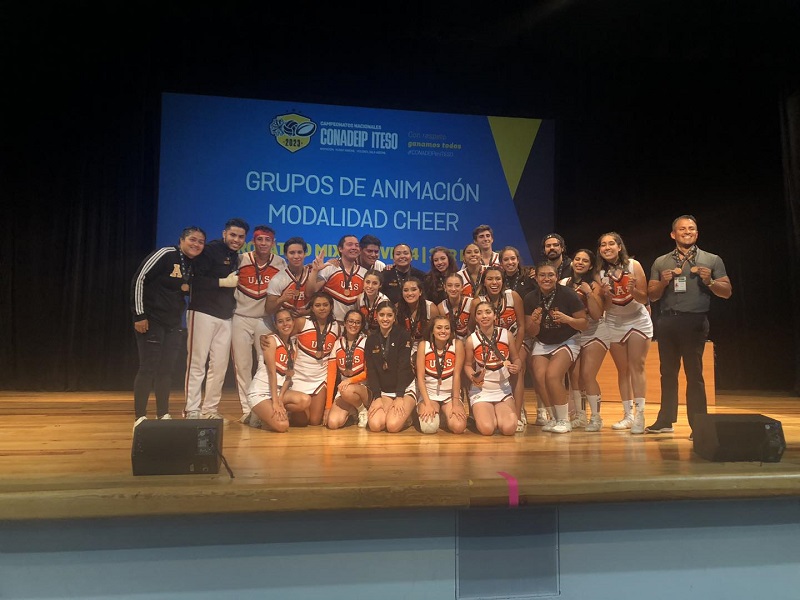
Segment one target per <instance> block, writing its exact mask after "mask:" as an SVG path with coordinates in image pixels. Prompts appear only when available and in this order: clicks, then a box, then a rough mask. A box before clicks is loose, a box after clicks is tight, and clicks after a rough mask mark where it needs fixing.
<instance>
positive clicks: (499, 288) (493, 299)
mask: <svg viewBox="0 0 800 600" xmlns="http://www.w3.org/2000/svg"><path fill="white" fill-rule="evenodd" d="M478 298H479V299H480V300H486V301H487V302H489V303H490V304H491V305H492V306H493V307H494V314H495V325H497V326H498V327H504V328H505V329H508V330H509V331H510V332H511V333H513V334H514V342H515V346H516V348H517V353H518V354H519V355H520V357H523V356H524V354H523V352H522V342H523V340H524V339H525V311H524V308H523V304H522V298H521V297H520V295H519V294H518V293H517V292H515V291H513V290H509V289H506V288H505V287H504V285H503V269H502V267H500V266H497V265H493V266H489V267H486V268H485V269H484V271H483V277H482V279H481V286H480V288H479V291H478ZM476 305H477V304H474V305H473V306H476ZM511 385H513V386H514V403H515V405H516V407H517V410H516V412H517V431H518V432H522V431H524V430H525V425H527V422H528V420H527V416H525V407H524V403H525V363H524V359H523V362H522V364H521V365H520V370H519V373H516V374H514V375H512V376H511ZM523 417H524V420H523Z"/></svg>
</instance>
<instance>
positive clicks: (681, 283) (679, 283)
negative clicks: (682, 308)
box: [673, 275, 686, 293]
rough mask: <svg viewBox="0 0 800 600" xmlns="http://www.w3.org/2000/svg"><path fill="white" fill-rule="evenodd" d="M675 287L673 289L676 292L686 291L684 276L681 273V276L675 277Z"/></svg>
mask: <svg viewBox="0 0 800 600" xmlns="http://www.w3.org/2000/svg"><path fill="white" fill-rule="evenodd" d="M673 281H674V282H675V288H674V290H675V291H676V292H678V293H680V292H685V291H686V276H685V275H682V276H681V277H676V278H675V279H674V280H673Z"/></svg>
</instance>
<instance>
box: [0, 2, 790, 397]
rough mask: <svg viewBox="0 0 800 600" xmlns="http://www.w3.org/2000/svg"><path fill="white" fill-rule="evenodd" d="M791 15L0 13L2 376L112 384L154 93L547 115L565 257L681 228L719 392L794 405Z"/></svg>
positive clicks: (565, 10)
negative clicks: (705, 293)
mask: <svg viewBox="0 0 800 600" xmlns="http://www.w3.org/2000/svg"><path fill="white" fill-rule="evenodd" d="M481 4H486V5H489V3H481ZM698 4H699V5H701V6H699V7H698V6H696V5H698ZM798 4H800V3H797V2H794V1H790V0H761V1H760V2H756V1H750V0H740V1H735V0H726V1H723V0H708V1H706V2H702V3H697V2H688V1H684V0H670V1H666V0H663V1H662V0H653V1H651V2H641V1H633V0H592V1H589V0H583V1H582V0H574V1H565V0H559V1H549V2H519V1H497V2H493V3H491V5H490V6H488V7H487V8H484V9H483V10H482V11H481V10H478V9H475V8H470V6H469V5H466V4H464V3H460V4H457V5H455V8H453V9H450V8H448V3H435V2H427V3H415V2H409V3H404V4H402V5H398V6H380V7H379V8H375V9H367V11H368V12H367V13H365V12H359V11H357V10H356V9H352V10H350V9H346V8H343V7H342V6H341V5H337V6H314V5H313V4H311V3H297V4H296V5H291V6H282V7H281V6H273V5H272V3H268V2H261V3H258V4H256V3H250V2H233V1H232V2H227V3H224V4H220V5H219V6H217V5H212V6H200V7H198V6H195V5H192V4H188V3H187V4H184V3H181V2H163V3H149V2H141V3H136V4H131V3H129V4H126V5H125V6H118V5H117V3H94V2H77V3H61V2H41V3H36V4H35V6H30V4H25V5H22V4H20V5H19V6H17V5H15V4H14V3H5V4H4V7H3V12H2V21H1V22H2V26H3V31H2V42H1V43H2V44H3V45H2V56H3V67H2V68H3V74H2V77H3V83H4V86H3V88H4V94H3V96H4V97H5V99H6V100H7V101H8V105H7V108H6V110H5V114H4V115H3V136H2V137H3V144H2V146H3V160H2V167H1V168H2V180H1V183H0V186H2V187H0V194H2V200H3V203H2V214H3V217H2V220H3V224H4V230H5V231H4V235H3V237H2V242H1V243H0V276H2V288H1V289H0V315H2V322H1V323H2V324H0V369H1V370H0V386H1V387H2V388H4V389H17V390H53V391H59V390H124V389H130V388H131V386H132V380H133V375H134V373H135V368H136V352H135V344H134V340H133V334H132V327H131V323H130V315H129V308H128V306H129V298H128V294H129V284H130V278H131V276H132V275H133V272H134V271H135V269H136V267H137V265H138V264H139V262H140V261H141V260H142V259H143V258H144V256H145V255H146V254H147V253H148V252H150V251H151V250H152V249H153V245H154V243H155V242H154V240H155V222H156V215H157V187H158V186H157V178H158V127H159V118H160V116H159V99H160V94H161V92H164V91H170V92H183V93H201V94H215V95H225V96H236V97H252V98H265V99H273V100H281V99H286V100H298V101H305V102H317V103H327V104H350V105H360V106H375V107H383V108H399V109H409V110H426V111H441V112H462V113H471V114H492V115H506V116H522V117H544V118H553V119H555V120H556V146H557V148H556V229H557V231H559V232H560V233H562V234H563V235H564V237H565V238H566V240H567V244H568V247H569V249H570V250H571V251H574V250H575V249H577V248H579V247H590V248H594V247H595V245H596V240H597V237H598V235H599V234H600V233H603V232H605V231H609V230H616V231H618V232H619V233H620V234H621V235H622V236H623V238H624V240H625V242H626V245H627V246H628V249H629V251H630V252H631V253H632V254H634V255H635V256H636V257H637V258H638V259H640V260H641V261H642V263H643V265H644V266H645V268H646V270H648V271H649V265H650V264H651V263H652V261H653V259H654V258H655V257H656V256H658V255H659V254H662V253H664V252H666V251H668V250H669V249H670V247H671V240H670V239H669V229H670V223H671V221H672V219H673V218H674V217H675V216H677V215H679V214H682V213H685V212H688V213H692V214H694V215H696V216H697V218H698V220H699V226H700V232H701V233H700V245H701V246H702V247H703V248H705V249H707V250H710V251H712V252H716V253H718V254H720V255H721V256H722V257H723V259H724V260H725V263H726V266H727V268H728V272H729V275H730V277H731V279H732V281H733V286H734V295H733V298H732V299H731V300H729V301H727V302H723V301H721V300H719V301H717V302H715V304H714V305H713V308H712V315H711V327H712V339H713V340H714V341H715V343H716V351H717V363H716V364H717V385H718V387H719V388H720V389H761V390H783V391H786V390H794V391H797V390H798V372H800V370H798V363H800V359H798V334H797V331H798V328H799V327H800V318H799V317H800V315H799V314H798V308H797V307H798V306H800V304H798V290H797V273H798V270H797V267H798V231H797V230H796V228H795V227H794V226H793V223H797V222H798V212H800V211H798V208H797V207H798V197H797V191H798V183H797V182H798V175H797V168H798V160H797V155H798V135H799V133H798V132H799V131H800V128H798V126H797V123H798V121H799V120H800V119H799V117H800V102H798V98H797V92H798V89H800V88H799V87H798V67H797V65H798V64H800V51H799V50H798V46H800V45H798V44H797V43H796V40H795V38H796V34H797V31H800V27H798V26H799V25H800V15H798ZM370 11H372V12H370ZM221 201H224V199H221ZM523 216H524V217H525V218H526V219H535V218H536V215H535V214H526V215H523ZM192 220H193V217H192V215H191V214H187V215H186V222H187V223H188V222H191V221H192ZM487 220H489V221H490V219H487ZM221 225H222V224H220V228H221ZM288 233H289V232H283V234H281V232H279V236H280V235H283V236H285V235H287V234H288ZM209 234H210V235H211V236H212V237H216V235H218V232H209ZM498 237H500V236H498ZM498 241H499V242H502V240H498ZM538 243H539V240H530V245H531V249H532V251H533V252H534V254H536V252H537V251H538ZM653 389H657V385H656V386H654V388H653Z"/></svg>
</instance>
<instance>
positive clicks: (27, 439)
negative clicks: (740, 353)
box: [0, 390, 800, 520]
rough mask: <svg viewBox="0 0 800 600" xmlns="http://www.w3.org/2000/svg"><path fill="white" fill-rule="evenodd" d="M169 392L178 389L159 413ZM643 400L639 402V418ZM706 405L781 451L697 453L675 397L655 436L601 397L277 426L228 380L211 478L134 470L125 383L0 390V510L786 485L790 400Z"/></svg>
mask: <svg viewBox="0 0 800 600" xmlns="http://www.w3.org/2000/svg"><path fill="white" fill-rule="evenodd" d="M528 394H529V397H528V398H527V405H528V413H529V414H535V409H534V407H535V403H534V397H533V394H532V392H530V391H529V392H528ZM180 404H181V394H180V393H179V392H176V393H175V394H174V395H173V400H172V407H173V415H175V414H176V413H177V412H178V410H177V408H178V407H179V406H180ZM150 408H151V410H152V409H153V408H154V402H153V400H152V399H151V405H150ZM657 410H658V405H657V404H654V403H650V404H649V405H648V409H647V415H648V416H647V423H648V424H649V423H650V422H652V421H653V420H654V417H655V415H656V413H657ZM710 411H711V412H713V413H717V414H729V413H761V414H764V415H767V416H769V417H772V418H774V419H777V420H779V421H781V423H782V425H783V428H784V431H785V437H786V443H787V449H786V452H785V454H784V456H783V459H782V460H781V462H779V463H756V462H737V463H733V462H727V463H726V462H711V461H708V460H705V459H703V458H701V457H699V456H697V455H696V454H695V453H694V452H693V443H692V442H691V441H690V440H689V439H688V436H689V428H688V424H687V423H686V415H685V408H684V407H683V406H681V407H680V413H679V422H678V423H677V424H676V429H675V433H674V434H663V435H638V436H633V435H630V434H629V433H627V432H616V431H613V430H612V429H611V428H610V425H611V423H612V422H614V421H616V420H617V419H619V418H620V417H621V412H622V408H621V406H620V405H619V404H618V403H615V402H606V403H604V405H603V416H604V419H605V422H606V426H605V428H604V429H603V430H602V431H601V432H600V433H586V432H585V431H582V430H579V431H575V432H573V433H571V434H565V435H557V434H548V433H542V432H541V430H540V428H538V427H535V426H529V427H528V430H527V431H526V432H525V433H523V434H517V435H515V436H513V437H503V436H499V435H495V436H493V437H484V436H481V435H478V434H477V433H473V432H467V433H466V434H464V435H461V436H457V435H452V434H449V433H445V432H439V433H438V434H435V435H427V436H426V435H422V434H420V433H418V432H417V431H416V430H414V429H409V430H406V431H404V432H402V433H399V434H386V433H371V432H368V431H365V430H362V429H358V428H357V427H355V426H349V427H347V428H345V429H343V430H340V431H328V430H326V429H324V428H321V427H309V428H299V429H293V430H291V431H290V432H289V433H287V434H276V433H272V432H268V431H262V430H256V429H252V428H250V427H246V426H244V425H241V424H239V423H238V422H237V421H236V420H235V419H237V418H238V417H239V416H240V414H241V411H240V409H239V404H238V400H236V399H235V398H234V396H233V392H232V391H228V390H226V392H225V395H224V398H223V402H222V412H223V414H225V415H227V416H228V417H230V418H231V421H226V423H225V428H224V444H223V454H224V456H225V458H226V459H227V461H228V463H229V465H230V467H231V469H232V471H233V473H234V475H235V478H234V479H231V478H230V477H229V475H228V473H227V471H226V470H225V468H224V466H223V467H221V468H220V472H219V474H216V475H160V476H133V475H132V471H131V441H132V424H133V416H132V414H133V400H132V394H131V393H130V392H107V393H57V394H47V393H32V392H19V393H15V392H0V520H21V519H52V518H55V519H61V518H94V517H121V516H142V515H177V514H202V513H210V514H215V513H216V514H220V513H253V512H265V511H298V510H332V509H360V508H371V509H374V508H433V507H450V508H468V507H475V506H508V505H509V499H510V498H513V497H514V491H515V488H516V490H517V492H518V497H519V504H520V505H531V504H560V503H593V502H619V501H654V500H682V499H712V498H713V499H720V498H758V497H775V496H800V446H798V440H800V399H799V398H796V397H790V396H781V395H775V394H768V393H764V394H745V393H737V394H733V393H724V392H718V393H717V398H716V405H715V406H712V407H710Z"/></svg>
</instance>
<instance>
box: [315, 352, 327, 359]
mask: <svg viewBox="0 0 800 600" xmlns="http://www.w3.org/2000/svg"><path fill="white" fill-rule="evenodd" d="M323 356H325V353H324V352H322V350H317V354H316V357H317V358H318V359H319V358H322V357H323Z"/></svg>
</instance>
